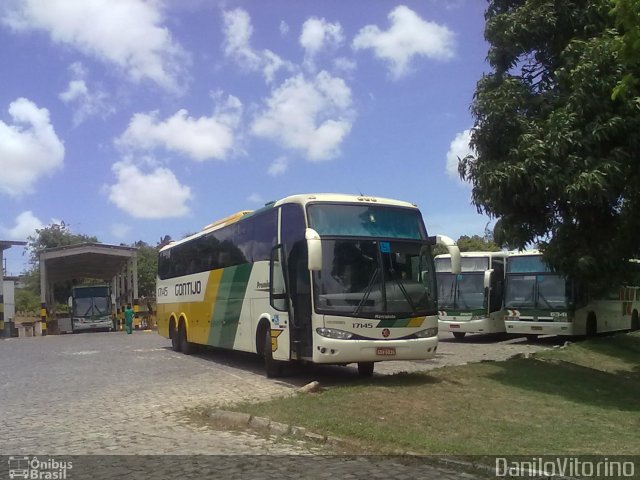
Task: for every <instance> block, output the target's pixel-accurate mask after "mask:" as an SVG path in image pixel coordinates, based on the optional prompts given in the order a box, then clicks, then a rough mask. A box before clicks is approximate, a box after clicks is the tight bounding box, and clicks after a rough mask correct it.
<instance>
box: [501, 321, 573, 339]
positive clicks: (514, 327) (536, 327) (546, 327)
mask: <svg viewBox="0 0 640 480" xmlns="http://www.w3.org/2000/svg"><path fill="white" fill-rule="evenodd" d="M504 325H505V328H506V330H507V333H513V334H517V335H577V333H576V331H575V330H576V329H575V324H574V323H573V322H533V321H525V320H506V321H505V322H504Z"/></svg>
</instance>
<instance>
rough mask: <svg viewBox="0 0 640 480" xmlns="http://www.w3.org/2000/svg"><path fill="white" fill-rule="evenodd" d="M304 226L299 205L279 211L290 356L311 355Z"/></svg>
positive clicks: (287, 205) (309, 306)
mask: <svg viewBox="0 0 640 480" xmlns="http://www.w3.org/2000/svg"><path fill="white" fill-rule="evenodd" d="M305 229H306V224H305V220H304V211H303V210H302V206H300V205H295V204H286V205H283V206H282V207H281V208H280V241H281V243H282V244H283V245H284V253H285V255H286V263H287V268H286V270H285V272H286V275H287V278H286V281H287V288H288V293H289V298H290V300H291V301H290V305H289V314H290V317H289V318H290V324H291V342H292V343H291V347H292V354H293V356H295V357H296V358H302V357H311V356H312V353H313V352H312V325H311V273H310V272H309V268H308V260H307V259H308V252H307V241H306V239H305Z"/></svg>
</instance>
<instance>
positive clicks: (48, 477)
mask: <svg viewBox="0 0 640 480" xmlns="http://www.w3.org/2000/svg"><path fill="white" fill-rule="evenodd" d="M72 468H73V464H72V462H67V461H62V460H56V459H54V458H47V459H46V460H39V459H38V457H28V456H26V457H9V478H11V479H13V478H26V479H32V480H64V479H66V478H68V477H67V471H68V470H71V469H72Z"/></svg>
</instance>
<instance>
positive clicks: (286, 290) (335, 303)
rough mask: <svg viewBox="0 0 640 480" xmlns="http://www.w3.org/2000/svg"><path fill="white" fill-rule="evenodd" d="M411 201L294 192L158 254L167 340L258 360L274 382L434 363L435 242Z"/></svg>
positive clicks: (181, 347) (186, 348) (161, 327)
mask: <svg viewBox="0 0 640 480" xmlns="http://www.w3.org/2000/svg"><path fill="white" fill-rule="evenodd" d="M436 242H438V243H441V244H443V245H445V246H447V248H448V249H449V252H450V253H451V255H452V256H453V259H454V260H453V261H454V268H456V265H458V264H459V251H458V248H457V246H456V245H455V243H454V242H453V241H452V240H451V239H449V238H448V237H441V236H439V237H429V236H427V231H426V229H425V226H424V223H423V220H422V216H421V214H420V211H419V210H418V208H417V207H416V206H415V205H412V204H410V203H407V202H402V201H397V200H389V199H383V198H376V197H363V196H351V195H340V194H309V195H293V196H290V197H287V198H284V199H282V200H279V201H277V202H274V203H271V204H268V205H267V206H265V207H264V208H262V209H260V210H257V211H254V212H247V211H244V212H240V213H239V214H236V215H234V216H231V217H229V218H227V219H224V220H222V221H220V222H216V223H214V224H212V225H209V226H208V227H206V228H205V229H204V230H203V231H201V232H199V233H197V234H195V235H191V236H190V237H187V238H185V239H183V240H180V241H177V242H173V243H170V244H169V245H167V246H166V247H164V248H162V249H161V250H160V252H159V259H158V280H157V292H156V293H157V317H158V332H159V333H160V335H163V336H165V337H167V338H170V339H171V342H172V347H173V349H174V350H176V351H182V352H183V353H187V354H188V353H190V352H191V351H192V348H193V346H194V345H196V344H198V345H210V346H214V347H222V348H227V349H233V350H242V351H247V352H255V353H257V354H259V355H262V356H263V357H264V359H265V366H266V373H267V376H276V375H278V374H280V372H281V369H282V366H283V365H284V363H286V362H291V361H297V362H302V363H304V362H309V363H320V364H338V365H346V364H349V363H357V364H358V370H359V372H360V374H361V375H362V376H369V375H371V374H372V373H373V368H374V362H378V361H383V360H416V359H426V358H430V357H432V356H433V355H435V352H436V348H437V345H438V337H437V334H438V317H437V311H438V305H437V292H436V277H435V271H434V264H433V255H432V246H433V245H434V244H435V243H436Z"/></svg>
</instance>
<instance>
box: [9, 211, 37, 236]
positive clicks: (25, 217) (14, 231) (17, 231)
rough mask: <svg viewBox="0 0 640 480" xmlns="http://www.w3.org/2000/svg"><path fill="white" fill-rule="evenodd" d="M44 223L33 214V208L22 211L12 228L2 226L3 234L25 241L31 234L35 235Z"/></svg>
mask: <svg viewBox="0 0 640 480" xmlns="http://www.w3.org/2000/svg"><path fill="white" fill-rule="evenodd" d="M43 226H44V224H43V223H42V222H41V221H40V220H39V219H38V218H37V217H36V216H35V215H34V214H33V212H32V211H31V210H27V211H25V212H22V213H21V214H20V215H18V216H17V217H16V224H15V225H14V226H13V227H11V228H2V232H3V233H2V236H3V237H6V238H7V239H9V240H18V241H24V240H26V239H27V238H28V237H29V236H31V235H35V233H36V230H38V229H40V228H42V227H43Z"/></svg>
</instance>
